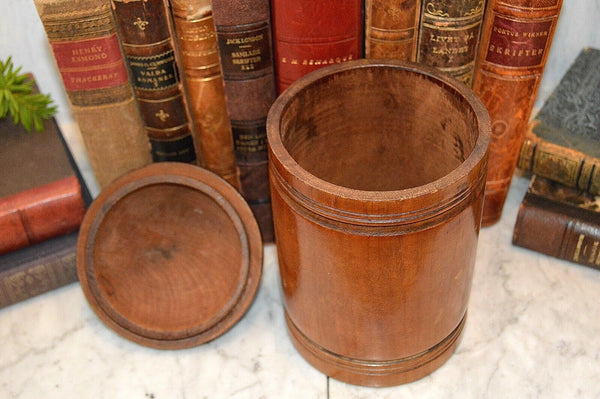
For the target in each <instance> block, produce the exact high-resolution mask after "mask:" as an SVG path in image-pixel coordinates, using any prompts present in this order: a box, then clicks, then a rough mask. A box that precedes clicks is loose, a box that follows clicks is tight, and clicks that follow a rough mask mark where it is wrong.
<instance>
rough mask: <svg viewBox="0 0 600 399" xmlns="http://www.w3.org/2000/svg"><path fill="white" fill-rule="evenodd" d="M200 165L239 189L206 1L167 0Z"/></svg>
mask: <svg viewBox="0 0 600 399" xmlns="http://www.w3.org/2000/svg"><path fill="white" fill-rule="evenodd" d="M171 8H172V13H173V21H174V23H175V30H176V33H177V42H178V44H179V49H180V51H181V58H182V65H183V71H184V73H185V77H186V85H187V89H188V93H189V98H190V101H189V104H190V108H191V109H192V115H193V117H194V122H195V125H196V128H197V135H196V137H197V143H196V144H197V148H199V151H200V153H201V158H202V165H203V166H204V167H205V168H206V169H208V170H210V171H212V172H214V173H216V174H217V175H219V176H221V177H222V178H224V179H225V180H227V181H228V182H229V183H230V184H231V185H232V186H234V187H235V188H236V189H238V190H239V189H240V179H239V173H238V170H237V167H236V165H235V157H234V153H233V135H232V132H231V122H230V120H229V114H228V112H227V103H226V101H225V89H224V87H223V74H222V73H221V65H220V62H219V48H218V46H217V38H216V33H215V25H214V21H213V14H212V6H211V2H210V0H171Z"/></svg>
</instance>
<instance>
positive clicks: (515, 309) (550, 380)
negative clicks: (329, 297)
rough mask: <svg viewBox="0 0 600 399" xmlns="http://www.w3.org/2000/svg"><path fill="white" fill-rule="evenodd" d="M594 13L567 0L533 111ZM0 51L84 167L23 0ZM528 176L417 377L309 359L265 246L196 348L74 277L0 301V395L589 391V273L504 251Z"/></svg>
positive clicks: (594, 279)
mask: <svg viewBox="0 0 600 399" xmlns="http://www.w3.org/2000/svg"><path fill="white" fill-rule="evenodd" d="M598 21H600V0H565V4H564V6H563V11H562V15H561V19H560V20H559V26H558V29H557V32H556V36H555V39H554V43H553V46H552V50H551V53H550V56H549V59H548V64H547V67H546V71H545V75H544V80H543V81H542V85H541V87H540V92H539V96H538V98H539V100H538V102H537V103H536V106H537V107H539V106H540V105H541V103H542V102H543V100H544V99H545V98H546V97H547V96H548V95H549V94H550V92H551V91H552V89H553V87H554V86H555V85H556V82H557V81H558V79H560V77H561V76H562V74H563V73H564V72H565V71H566V69H567V68H568V66H569V65H570V63H571V62H572V61H573V59H574V58H575V57H576V55H577V53H578V52H579V50H580V49H581V48H582V47H583V46H586V45H589V46H594V47H598V48H600V29H598V28H599V26H598ZM8 55H12V56H13V59H14V60H15V62H16V63H17V64H19V65H23V68H24V70H28V71H32V72H33V73H34V74H35V76H36V77H37V78H38V80H39V83H40V86H41V89H42V91H43V92H50V93H51V94H52V96H53V98H55V100H56V101H57V103H58V105H59V108H60V112H59V114H58V116H57V119H58V120H59V122H60V123H61V128H62V129H63V131H64V132H65V134H66V135H67V137H68V141H69V145H70V146H71V148H72V149H73V150H74V152H75V156H76V159H77V161H78V163H79V164H80V165H81V166H82V168H83V170H84V173H85V174H86V176H88V177H89V176H91V174H90V173H91V172H90V170H89V165H88V163H87V158H86V156H85V152H84V151H83V146H82V143H81V137H80V135H79V132H78V130H77V126H76V125H75V124H74V123H73V121H72V116H71V114H70V112H69V110H68V102H67V100H66V96H65V94H64V91H63V89H62V86H61V84H60V80H59V77H58V73H57V71H56V67H55V65H54V62H53V60H52V58H51V56H50V53H49V50H48V46H47V43H46V39H45V35H44V33H43V29H42V27H41V23H40V22H39V19H38V17H37V14H36V13H35V9H34V7H33V1H32V0H11V1H8V0H2V1H0V58H2V59H4V58H6V57H7V56H8ZM2 172H3V171H0V173H2ZM527 182H528V180H527V179H526V178H524V177H520V176H517V177H515V179H514V181H513V185H512V187H511V191H510V193H509V197H508V199H507V203H506V207H505V211H504V215H503V217H502V220H501V221H500V222H499V223H498V224H497V225H495V226H493V227H489V228H486V229H483V230H482V232H481V235H480V241H479V248H478V256H477V263H476V268H475V275H474V281H473V289H472V293H471V299H470V304H469V318H468V321H467V326H466V331H465V335H464V337H463V340H462V342H461V344H460V346H459V348H458V350H457V352H456V353H455V354H454V355H453V356H452V357H451V358H450V360H449V361H448V362H447V363H446V364H445V365H443V366H442V367H441V368H440V369H438V370H437V371H435V372H434V373H433V374H431V375H430V376H428V377H425V378H424V379H422V380H419V381H416V382H414V383H411V384H406V385H403V386H400V387H395V388H378V389H375V388H363V387H355V386H352V385H348V384H344V383H340V382H337V381H334V380H329V379H327V378H326V377H325V376H324V375H323V374H321V373H320V372H318V371H316V370H315V369H314V368H312V367H311V366H310V365H308V364H307V363H306V362H305V361H304V360H303V359H302V358H301V357H300V356H299V355H298V353H297V352H296V351H295V350H294V348H293V347H292V345H291V343H290V340H289V339H288V337H287V334H286V331H285V326H284V321H283V312H282V307H281V299H280V292H279V285H278V284H279V280H278V278H279V275H278V270H277V256H276V250H275V247H274V246H273V245H269V246H266V247H265V262H264V276H263V280H262V284H261V287H260V289H259V292H258V295H257V298H256V300H255V302H254V303H253V305H252V307H251V308H250V310H249V311H248V313H247V314H246V315H245V316H244V318H243V319H242V320H241V321H240V322H239V323H238V324H237V325H236V326H234V328H233V329H231V330H230V331H229V332H227V333H226V334H225V335H223V336H222V337H220V338H218V339H216V340H214V341H212V342H211V343H208V344H206V345H203V346H201V347H197V348H192V349H186V350H179V351H160V350H154V349H149V348H145V347H142V346H139V345H137V344H135V343H132V342H129V341H127V340H125V339H123V338H121V337H120V336H118V335H116V334H115V333H114V332H112V330H110V329H108V328H106V327H105V326H104V325H103V324H102V322H101V321H100V320H99V319H98V318H97V317H96V315H95V314H94V313H93V312H92V310H91V309H90V307H89V306H88V304H87V302H86V301H85V298H84V297H83V294H82V292H81V289H80V287H79V285H78V284H77V283H75V284H72V285H70V286H67V287H64V288H61V289H58V290H56V291H53V292H50V293H47V294H44V295H41V296H39V297H36V298H32V299H30V300H28V301H25V302H22V303H19V304H15V305H12V306H10V307H7V308H4V309H0V397H1V398H26V399H28V398H42V397H43V398H81V397H86V398H110V399H116V398H127V399H129V398H139V399H150V398H154V399H163V398H327V397H329V398H336V399H337V398H349V399H355V398H356V399H359V398H461V399H463V398H561V399H562V398H600V384H598V377H599V376H600V271H597V270H593V269H590V268H586V267H583V266H579V265H575V264H572V263H568V262H565V261H560V260H557V259H553V258H550V257H547V256H544V255H540V254H537V253H534V252H532V251H528V250H525V249H521V248H517V247H514V246H512V244H511V236H512V228H513V225H514V221H515V217H516V213H517V208H518V204H519V202H520V201H521V199H522V197H523V195H524V193H525V190H526V187H527ZM92 184H93V183H92ZM92 190H93V191H94V193H97V188H96V187H95V186H94V185H93V186H92Z"/></svg>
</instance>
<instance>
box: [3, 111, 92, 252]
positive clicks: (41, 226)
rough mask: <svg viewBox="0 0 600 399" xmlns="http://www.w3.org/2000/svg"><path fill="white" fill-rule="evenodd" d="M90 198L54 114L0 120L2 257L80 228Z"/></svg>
mask: <svg viewBox="0 0 600 399" xmlns="http://www.w3.org/2000/svg"><path fill="white" fill-rule="evenodd" d="M90 202H91V196H90V193H89V190H88V189H87V185H86V183H85V182H84V181H83V178H82V177H81V173H80V172H79V169H78V168H77V165H76V164H75V162H74V160H73V158H72V156H71V153H70V152H69V149H68V147H67V145H66V143H65V141H64V139H63V137H62V134H61V132H60V130H59V128H58V126H57V124H56V121H55V120H54V118H51V119H48V120H45V121H44V129H43V130H42V131H41V132H27V131H25V129H24V128H23V127H22V126H21V125H15V124H14V123H13V121H12V119H11V118H3V119H0V255H2V254H4V253H7V252H11V251H15V250H17V249H19V248H23V247H26V246H30V245H33V244H36V243H38V242H41V241H44V240H47V239H50V238H52V237H56V236H60V235H64V234H68V233H72V232H74V231H77V230H78V229H79V226H80V224H81V221H82V220H83V215H84V214H85V209H86V206H87V205H88V204H89V203H90Z"/></svg>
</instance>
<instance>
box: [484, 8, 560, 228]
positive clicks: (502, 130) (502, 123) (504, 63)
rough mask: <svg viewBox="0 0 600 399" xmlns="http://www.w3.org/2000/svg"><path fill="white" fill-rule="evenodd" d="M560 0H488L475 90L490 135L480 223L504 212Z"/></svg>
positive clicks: (556, 18) (556, 19) (494, 221)
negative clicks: (486, 115)
mask: <svg viewBox="0 0 600 399" xmlns="http://www.w3.org/2000/svg"><path fill="white" fill-rule="evenodd" d="M561 6H562V0H490V1H489V2H488V4H487V8H486V11H485V18H484V23H483V30H482V33H481V42H480V44H479V55H478V59H477V63H476V65H475V71H474V75H473V90H474V91H475V93H477V94H478V95H479V97H480V98H481V100H482V101H483V103H484V104H485V106H486V107H487V108H488V111H489V112H490V119H491V122H492V138H491V141H490V158H489V161H488V175H487V181H486V186H485V201H484V208H483V219H482V225H483V226H489V225H491V224H494V223H496V222H497V221H498V220H499V219H500V217H501V216H502V209H503V207H504V201H505V199H506V194H507V193H508V189H509V186H510V182H511V180H512V175H513V173H514V170H515V167H516V166H517V160H518V158H519V150H520V148H521V145H522V144H523V140H524V138H525V133H526V130H527V123H528V121H529V117H530V115H531V111H532V109H533V104H534V102H535V98H536V95H537V91H538V87H539V85H540V81H541V79H542V75H543V73H544V67H545V65H546V60H547V59H548V53H549V50H550V45H551V43H552V37H553V36H554V31H555V29H556V23H557V21H558V16H559V14H560V9H561Z"/></svg>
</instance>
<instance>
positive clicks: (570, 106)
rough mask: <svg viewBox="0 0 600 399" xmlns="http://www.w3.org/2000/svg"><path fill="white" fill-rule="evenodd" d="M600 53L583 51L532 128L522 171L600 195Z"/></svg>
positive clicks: (523, 152)
mask: <svg viewBox="0 0 600 399" xmlns="http://www.w3.org/2000/svg"><path fill="white" fill-rule="evenodd" d="M598 93H600V50H598V49H593V48H589V47H588V48H585V49H583V50H582V51H581V52H580V53H579V55H578V56H577V58H576V59H575V61H574V63H573V64H572V65H571V67H570V68H569V70H568V71H567V72H566V73H565V75H564V77H563V78H562V79H561V81H560V83H559V84H558V86H557V87H556V88H555V89H554V91H553V92H552V94H551V95H550V97H549V98H548V99H547V100H546V102H545V103H544V105H543V106H542V109H541V110H540V112H538V114H537V115H536V116H535V117H534V119H533V120H532V121H531V123H530V124H529V128H528V129H527V132H526V134H525V141H524V142H523V146H522V147H521V152H520V155H519V162H518V163H517V167H518V168H520V169H522V170H525V171H530V172H532V173H534V174H536V175H538V176H543V177H546V178H548V179H550V180H554V181H557V182H559V183H561V184H564V185H566V186H569V187H575V188H578V189H580V190H586V191H588V192H589V193H591V194H595V195H598V194H600V96H599V95H598Z"/></svg>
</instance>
